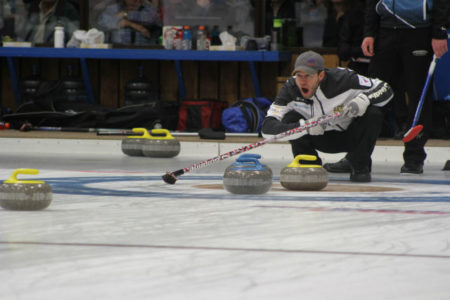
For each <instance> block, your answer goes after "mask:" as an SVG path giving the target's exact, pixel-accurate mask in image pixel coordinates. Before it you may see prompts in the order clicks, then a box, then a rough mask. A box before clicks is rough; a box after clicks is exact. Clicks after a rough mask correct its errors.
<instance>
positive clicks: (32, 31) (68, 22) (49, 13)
mask: <svg viewBox="0 0 450 300" xmlns="http://www.w3.org/2000/svg"><path fill="white" fill-rule="evenodd" d="M28 5H29V6H28V12H27V16H26V17H25V18H24V22H23V24H21V26H18V27H19V28H18V29H17V33H18V34H17V35H18V37H19V39H21V40H25V41H30V42H33V43H53V36H54V31H55V26H56V25H57V24H62V25H63V26H64V33H65V36H64V38H65V41H66V42H67V41H68V40H69V39H70V38H71V36H72V34H73V32H74V31H75V30H77V29H79V26H80V18H79V13H78V10H77V9H76V8H75V6H74V5H73V4H72V3H71V2H70V1H68V0H33V1H30V3H29V4H28Z"/></svg>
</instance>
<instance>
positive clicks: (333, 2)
mask: <svg viewBox="0 0 450 300" xmlns="http://www.w3.org/2000/svg"><path fill="white" fill-rule="evenodd" d="M324 4H325V6H326V7H327V18H326V19H325V27H324V30H323V37H322V46H323V47H337V46H338V44H339V38H340V31H341V28H342V24H343V21H344V15H345V13H346V12H347V11H348V10H349V9H351V8H352V1H350V0H325V1H324Z"/></svg>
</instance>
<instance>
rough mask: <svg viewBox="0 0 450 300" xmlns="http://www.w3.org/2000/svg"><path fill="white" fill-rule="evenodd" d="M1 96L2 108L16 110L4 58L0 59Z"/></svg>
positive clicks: (6, 63)
mask: <svg viewBox="0 0 450 300" xmlns="http://www.w3.org/2000/svg"><path fill="white" fill-rule="evenodd" d="M1 68H2V71H1V93H2V94H1V98H0V104H1V107H2V108H3V109H4V110H7V109H10V110H11V111H13V112H14V111H16V109H17V106H16V101H15V99H14V92H13V89H12V83H11V77H10V76H9V69H8V62H7V61H6V58H2V59H1Z"/></svg>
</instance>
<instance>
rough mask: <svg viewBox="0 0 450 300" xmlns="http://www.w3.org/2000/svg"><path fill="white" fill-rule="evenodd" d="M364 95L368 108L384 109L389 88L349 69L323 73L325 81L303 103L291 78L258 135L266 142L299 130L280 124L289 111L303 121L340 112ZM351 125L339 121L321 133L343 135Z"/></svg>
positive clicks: (294, 124)
mask: <svg viewBox="0 0 450 300" xmlns="http://www.w3.org/2000/svg"><path fill="white" fill-rule="evenodd" d="M361 94H363V95H365V96H367V98H368V99H369V101H370V105H375V106H378V107H381V106H384V105H386V104H387V103H388V102H389V101H390V100H391V99H392V97H393V91H392V89H391V87H390V86H389V85H388V84H387V83H386V82H384V81H381V80H379V79H373V78H368V77H365V76H362V75H359V74H357V73H356V72H354V71H352V70H350V69H344V68H333V69H325V77H324V79H323V80H322V82H321V83H320V85H319V88H318V89H317V91H316V93H315V94H314V96H313V97H312V98H311V99H304V98H303V97H302V94H301V92H300V89H299V88H298V86H297V84H296V82H295V76H293V77H291V78H289V79H288V80H287V81H286V82H285V84H284V85H283V87H282V88H281V90H280V92H279V93H278V95H277V97H276V98H275V101H274V102H273V103H272V105H271V106H270V108H269V110H268V112H267V116H266V118H265V119H264V123H263V126H262V130H261V131H262V135H263V136H264V137H266V138H268V137H270V136H272V135H276V134H279V133H282V132H284V131H287V130H289V129H293V128H296V127H298V126H299V123H298V122H295V123H282V122H281V120H282V119H283V117H284V116H285V115H286V114H287V113H288V112H290V111H293V110H294V111H296V112H297V113H299V114H300V115H302V116H303V118H304V119H310V118H314V117H318V116H322V115H328V114H333V113H335V112H340V111H342V109H343V107H344V106H345V104H347V103H348V102H349V101H351V100H352V99H354V98H355V97H357V96H359V95H361ZM351 122H352V119H351V118H347V117H341V118H337V119H335V120H332V121H330V122H329V123H328V125H327V127H326V128H325V131H329V130H337V131H344V130H346V129H347V128H348V126H349V125H350V123H351ZM302 135H303V134H300V135H299V134H294V135H290V136H287V137H286V138H285V139H289V140H291V139H296V138H298V137H299V136H302Z"/></svg>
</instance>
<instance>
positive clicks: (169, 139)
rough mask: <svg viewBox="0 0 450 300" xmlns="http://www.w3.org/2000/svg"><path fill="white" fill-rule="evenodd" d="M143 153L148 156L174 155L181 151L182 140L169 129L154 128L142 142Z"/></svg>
mask: <svg viewBox="0 0 450 300" xmlns="http://www.w3.org/2000/svg"><path fill="white" fill-rule="evenodd" d="M155 135H163V136H155ZM142 153H143V155H144V156H148V157H174V156H177V155H178V153H180V142H179V141H178V140H176V139H174V138H173V136H172V135H171V134H170V132H169V130H167V129H153V130H152V131H151V134H149V136H148V138H147V139H146V140H145V142H144V143H143V144H142Z"/></svg>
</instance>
